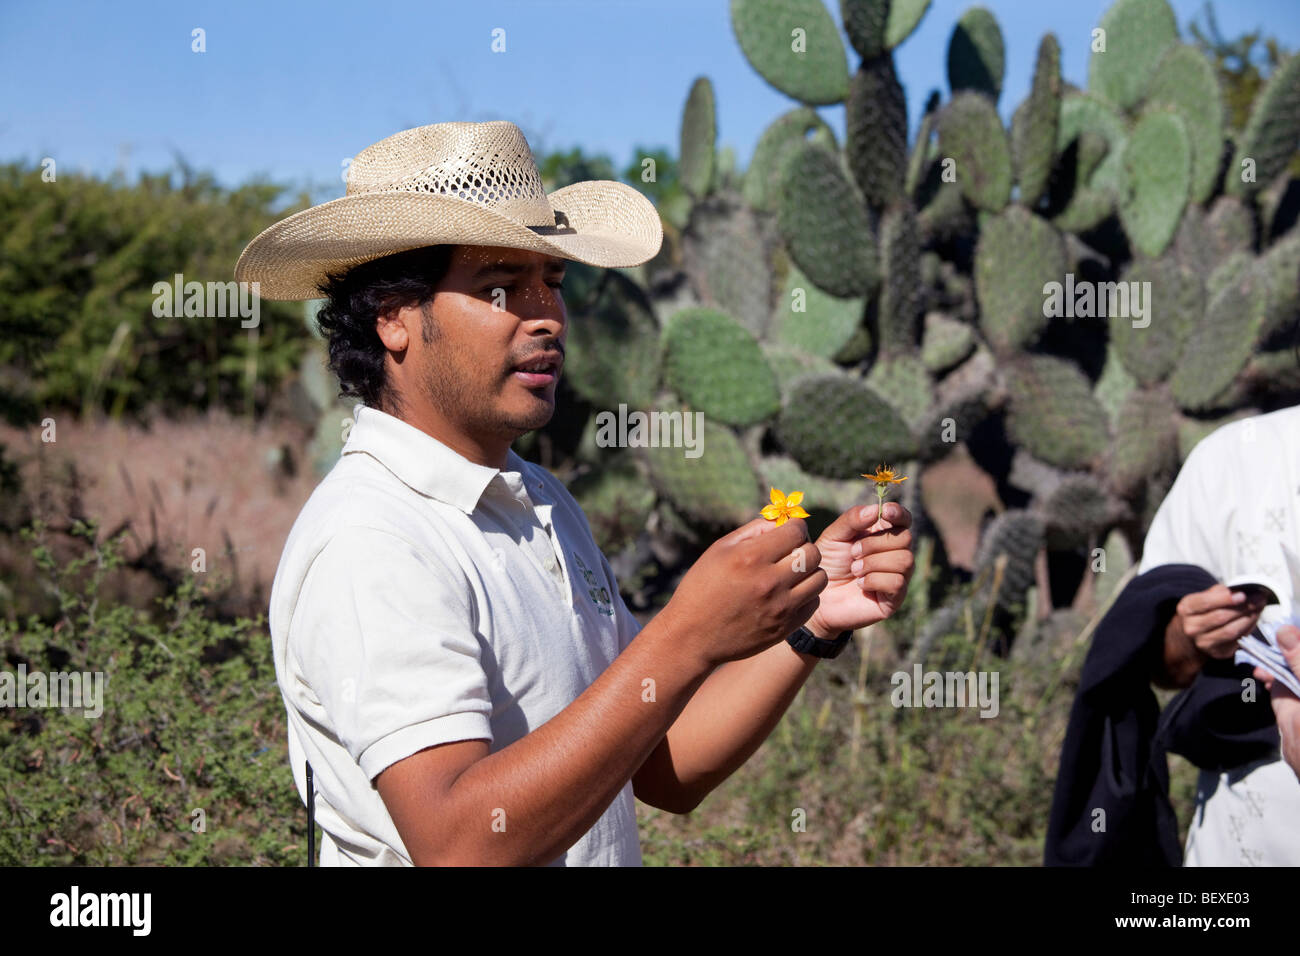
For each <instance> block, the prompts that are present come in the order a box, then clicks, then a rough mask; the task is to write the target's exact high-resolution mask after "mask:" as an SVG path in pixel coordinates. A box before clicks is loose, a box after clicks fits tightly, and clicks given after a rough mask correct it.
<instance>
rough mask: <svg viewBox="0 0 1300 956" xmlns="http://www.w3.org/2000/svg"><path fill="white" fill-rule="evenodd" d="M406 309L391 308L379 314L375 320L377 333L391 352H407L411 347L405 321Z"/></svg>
mask: <svg viewBox="0 0 1300 956" xmlns="http://www.w3.org/2000/svg"><path fill="white" fill-rule="evenodd" d="M406 311H407V310H406V309H399V308H391V309H386V310H385V311H383V312H381V313H379V315H378V316H377V317H376V318H375V332H376V334H377V335H378V336H379V341H381V342H383V343H384V348H386V349H388V350H389V351H390V352H405V351H406V349H407V347H408V346H409V345H410V337H409V335H408V334H407V330H406V323H405V321H403V319H404V316H405V313H406Z"/></svg>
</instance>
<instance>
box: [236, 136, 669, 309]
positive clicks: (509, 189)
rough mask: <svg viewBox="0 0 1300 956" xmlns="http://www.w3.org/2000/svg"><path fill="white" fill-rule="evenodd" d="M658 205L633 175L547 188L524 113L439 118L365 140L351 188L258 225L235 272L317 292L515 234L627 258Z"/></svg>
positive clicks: (557, 248)
mask: <svg viewBox="0 0 1300 956" xmlns="http://www.w3.org/2000/svg"><path fill="white" fill-rule="evenodd" d="M662 242H663V225H662V223H661V222H660V221H659V213H658V212H657V211H656V209H655V207H654V205H653V204H652V203H651V202H650V200H648V199H646V198H645V196H643V195H641V193H639V192H637V191H636V190H635V189H633V188H632V187H631V186H628V185H626V184H624V183H619V182H614V181H612V180H591V181H587V182H580V183H574V184H573V185H571V186H565V187H564V188H563V189H557V190H555V191H554V192H551V193H547V192H545V191H544V189H543V187H542V176H541V173H540V172H539V171H538V169H537V161H536V160H535V159H533V153H532V150H531V149H529V148H528V141H527V140H525V139H524V134H523V133H522V132H521V131H520V129H519V127H518V126H516V125H515V124H514V123H509V122H505V121H501V120H497V121H493V122H489V123H459V122H457V123H435V124H434V125H432V126H419V127H416V128H415V129H408V130H403V131H402V132H400V133H395V134H393V135H392V136H389V137H387V138H386V139H381V140H380V141H379V142H377V143H375V144H374V145H373V146H369V147H367V148H366V149H364V150H363V151H362V152H361V153H360V154H359V155H357V156H356V157H355V158H354V159H353V160H352V163H351V165H350V166H349V167H348V186H347V193H346V195H344V196H343V197H342V198H340V199H333V200H330V201H329V202H326V203H321V204H320V205H319V206H312V207H311V208H310V209H304V210H303V211H302V212H297V213H294V214H293V215H292V216H289V217H288V218H287V219H282V220H281V221H279V222H277V223H275V224H274V225H273V226H270V227H268V228H267V229H265V230H264V231H263V232H262V233H260V234H259V235H258V236H257V237H256V238H255V239H254V240H253V241H252V242H250V243H249V244H248V246H247V247H246V248H245V249H244V251H243V253H242V254H241V255H240V257H239V261H238V262H237V263H235V279H236V280H238V281H240V282H256V283H258V286H259V288H258V294H259V295H260V296H261V297H262V298H264V299H319V298H323V296H322V293H321V292H320V290H319V289H318V288H317V286H318V284H319V283H321V282H322V281H323V280H324V278H325V276H326V275H327V274H329V273H336V272H345V271H347V270H348V269H351V268H352V267H353V266H358V265H360V264H361V263H363V262H369V261H371V260H372V259H378V258H381V257H382V256H387V255H391V254H392V253H395V252H405V251H407V250H408V249H418V248H420V247H422V246H435V245H441V244H443V243H449V244H456V245H460V244H464V245H478V246H507V247H510V248H514V249H531V250H535V251H537V252H545V253H550V254H551V255H554V256H558V257H560V258H562V259H573V260H576V261H578V262H585V263H587V264H588V265H593V266H602V267H606V268H622V267H628V266H635V265H640V264H641V263H643V262H646V261H648V260H650V259H652V258H654V256H655V254H656V253H658V251H659V246H660V244H661V243H662Z"/></svg>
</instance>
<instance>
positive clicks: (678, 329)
mask: <svg viewBox="0 0 1300 956" xmlns="http://www.w3.org/2000/svg"><path fill="white" fill-rule="evenodd" d="M663 349H664V379H665V381H666V383H667V384H668V385H669V386H670V387H671V388H673V389H674V390H675V391H676V392H677V394H678V395H680V396H681V397H682V399H683V400H685V401H686V402H688V403H689V404H690V405H691V406H692V408H694V409H698V410H699V411H702V412H704V414H705V415H707V416H709V418H715V419H717V420H719V421H722V422H726V423H727V424H729V425H752V424H755V423H756V422H760V421H762V420H763V419H765V418H768V417H769V416H771V415H774V414H776V412H777V410H778V409H779V408H780V404H781V396H780V392H779V391H778V390H777V386H776V376H775V375H774V374H773V372H772V369H771V367H769V366H768V364H767V360H766V359H765V358H764V357H763V353H762V350H761V349H760V348H759V347H758V342H757V340H755V338H754V336H753V335H752V334H750V333H749V332H748V331H747V330H746V329H745V328H744V327H743V326H741V325H740V323H739V322H737V321H736V320H735V319H733V318H731V316H729V315H726V314H725V313H722V312H718V311H716V310H714V309H706V308H687V309H682V310H680V311H678V312H675V313H673V315H671V316H670V317H669V319H668V321H667V323H666V324H665V326H664V336H663Z"/></svg>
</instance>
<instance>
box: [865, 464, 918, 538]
mask: <svg viewBox="0 0 1300 956" xmlns="http://www.w3.org/2000/svg"><path fill="white" fill-rule="evenodd" d="M862 477H863V478H870V479H871V480H872V481H874V482H875V483H876V505H877V511H876V520H877V521H879V520H880V519H881V518H883V517H884V516H885V494H886V492H888V491H889V486H890V485H898V484H902V483H903V482H905V481H907V475H900V476H899V477H897V478H895V477H894V469H892V468H890V467H889V466H888V465H881V466H880V467H879V468H877V469H876V470H875V472H873V473H871V474H866V475H863V476H862ZM872 527H875V525H872Z"/></svg>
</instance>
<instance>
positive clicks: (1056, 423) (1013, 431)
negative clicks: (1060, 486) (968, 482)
mask: <svg viewBox="0 0 1300 956" xmlns="http://www.w3.org/2000/svg"><path fill="white" fill-rule="evenodd" d="M1007 390H1008V393H1009V394H1008V398H1009V400H1010V414H1009V415H1008V418H1007V434H1008V435H1009V436H1010V437H1011V439H1012V441H1013V442H1015V443H1017V444H1021V445H1024V446H1025V448H1026V450H1028V451H1029V453H1030V454H1032V455H1034V456H1035V457H1037V458H1040V459H1042V460H1043V461H1045V462H1047V463H1048V464H1049V465H1057V466H1059V467H1061V468H1083V467H1086V466H1087V465H1088V464H1089V463H1090V462H1091V461H1092V460H1094V459H1096V458H1097V457H1098V456H1100V455H1101V454H1102V452H1104V451H1105V450H1106V447H1107V445H1109V443H1110V434H1109V427H1108V425H1109V422H1108V418H1109V416H1107V414H1106V410H1105V409H1104V408H1103V407H1102V406H1101V404H1100V403H1099V402H1098V401H1097V399H1096V398H1094V397H1093V394H1092V385H1091V383H1089V381H1088V379H1087V377H1086V376H1085V375H1084V374H1083V373H1082V372H1081V371H1079V369H1078V367H1077V366H1075V365H1074V364H1073V363H1071V362H1067V361H1065V360H1064V359H1059V358H1056V357H1055V356H1050V355H1027V356H1021V357H1020V358H1018V359H1016V360H1015V361H1013V362H1012V363H1011V364H1010V365H1009V367H1008V368H1007Z"/></svg>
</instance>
